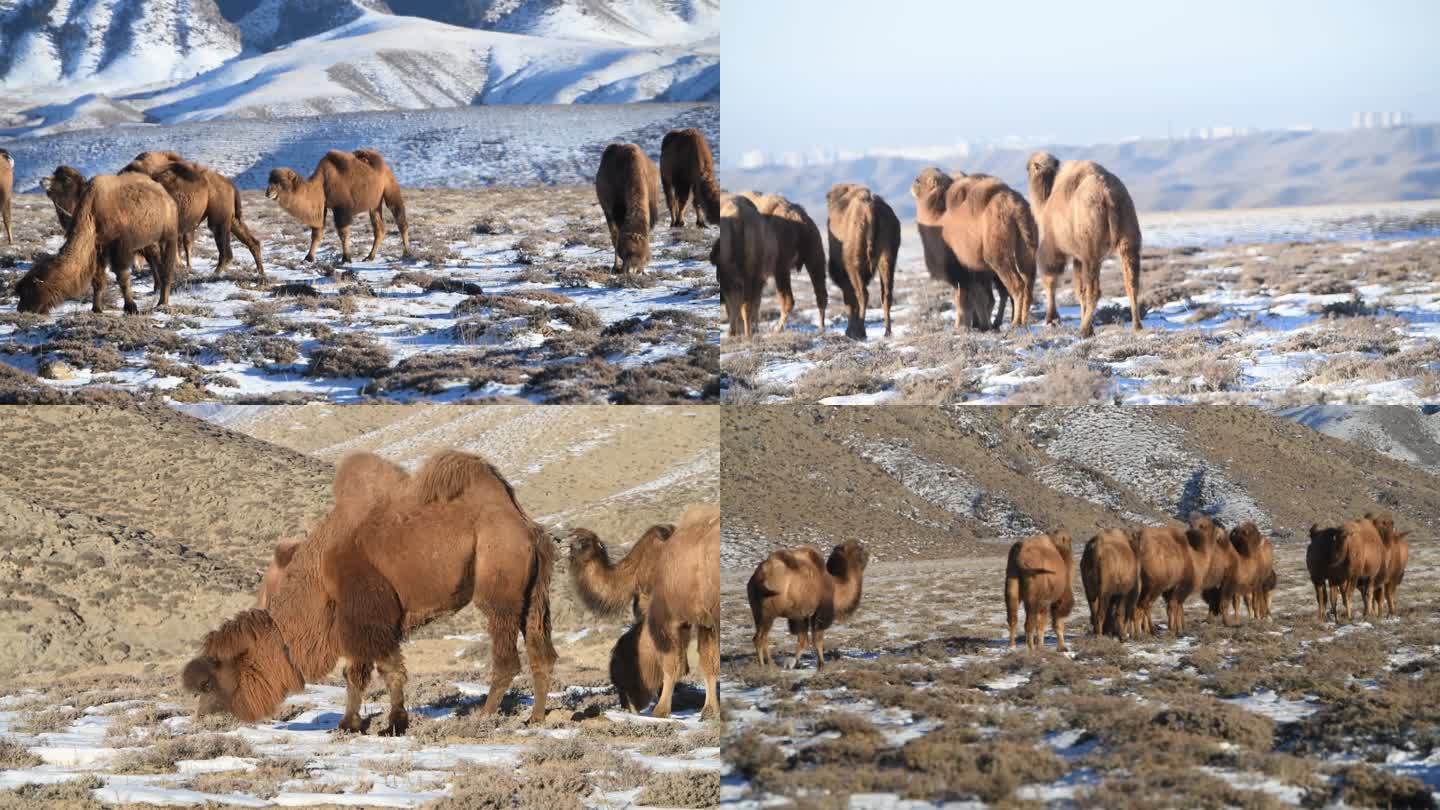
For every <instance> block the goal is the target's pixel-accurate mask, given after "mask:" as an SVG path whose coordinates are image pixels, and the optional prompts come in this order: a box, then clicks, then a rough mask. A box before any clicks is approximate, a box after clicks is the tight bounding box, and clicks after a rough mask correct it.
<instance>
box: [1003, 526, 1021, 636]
mask: <svg viewBox="0 0 1440 810" xmlns="http://www.w3.org/2000/svg"><path fill="white" fill-rule="evenodd" d="M1020 574H1021V568H1020V544H1019V543H1016V544H1015V545H1013V546H1011V547H1010V559H1009V560H1008V561H1007V562H1006V564H1005V619H1006V621H1008V622H1009V623H1010V624H1012V625H1013V624H1014V623H1015V619H1016V617H1017V616H1018V615H1019V613H1020Z"/></svg>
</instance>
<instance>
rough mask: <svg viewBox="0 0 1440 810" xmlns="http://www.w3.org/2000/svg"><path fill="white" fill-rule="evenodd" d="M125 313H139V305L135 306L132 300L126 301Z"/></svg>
mask: <svg viewBox="0 0 1440 810" xmlns="http://www.w3.org/2000/svg"><path fill="white" fill-rule="evenodd" d="M125 314H126V315H139V314H140V307H138V306H136V305H135V304H134V303H133V302H131V303H127V304H126V305H125Z"/></svg>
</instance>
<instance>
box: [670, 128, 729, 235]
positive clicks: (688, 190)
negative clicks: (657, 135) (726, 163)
mask: <svg viewBox="0 0 1440 810" xmlns="http://www.w3.org/2000/svg"><path fill="white" fill-rule="evenodd" d="M660 186H661V188H663V189H664V190H665V207H666V208H668V209H669V211H670V227H672V228H681V227H684V225H685V206H686V205H688V204H689V203H690V198H691V195H692V194H693V195H694V198H695V227H697V228H703V227H705V226H706V224H708V223H710V222H719V221H720V184H719V183H718V182H716V180H715V158H714V157H713V156H712V155H711V154H710V144H709V143H707V142H706V141H705V135H704V134H703V133H702V132H700V130H698V129H695V128H694V127H691V128H689V129H672V130H670V131H669V132H667V133H666V134H665V137H664V139H662V140H661V141H660Z"/></svg>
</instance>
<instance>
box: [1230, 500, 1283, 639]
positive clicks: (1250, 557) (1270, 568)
mask: <svg viewBox="0 0 1440 810" xmlns="http://www.w3.org/2000/svg"><path fill="white" fill-rule="evenodd" d="M1227 541H1228V545H1229V546H1230V547H1231V549H1232V550H1233V554H1228V555H1226V559H1227V565H1228V568H1227V570H1226V572H1225V575H1224V578H1223V580H1222V582H1221V583H1220V594H1219V606H1220V610H1221V620H1222V621H1224V622H1225V623H1226V624H1231V622H1230V620H1229V618H1228V617H1227V616H1226V615H1225V609H1226V606H1227V605H1228V606H1229V610H1230V612H1232V613H1233V614H1234V616H1235V623H1236V624H1238V623H1239V621H1240V608H1239V602H1240V600H1241V599H1244V600H1246V601H1247V602H1249V603H1250V604H1251V608H1250V610H1251V614H1252V615H1253V616H1255V617H1256V618H1261V619H1263V618H1266V616H1268V612H1267V611H1266V609H1265V598H1266V590H1265V583H1266V581H1267V580H1269V579H1270V577H1271V575H1272V574H1273V573H1274V570H1275V548H1274V546H1273V545H1271V543H1270V539H1269V538H1267V537H1265V536H1264V535H1263V534H1261V533H1260V530H1259V529H1258V528H1257V527H1256V526H1255V524H1254V523H1251V522H1249V521H1246V522H1245V523H1242V524H1240V525H1239V526H1236V527H1235V528H1233V529H1231V530H1230V534H1229V536H1228V538H1227Z"/></svg>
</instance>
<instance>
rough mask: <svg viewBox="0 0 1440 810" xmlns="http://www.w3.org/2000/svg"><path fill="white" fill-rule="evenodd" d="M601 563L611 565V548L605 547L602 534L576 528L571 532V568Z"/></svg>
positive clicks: (575, 568)
mask: <svg viewBox="0 0 1440 810" xmlns="http://www.w3.org/2000/svg"><path fill="white" fill-rule="evenodd" d="M595 563H599V564H601V565H604V566H606V567H609V565H610V550H609V549H607V548H606V547H605V543H604V542H603V541H601V539H600V536H599V535H597V534H595V532H592V531H590V530H589V529H575V530H573V531H571V532H570V570H571V571H575V570H577V569H580V568H585V567H587V566H590V565H593V564H595Z"/></svg>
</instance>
